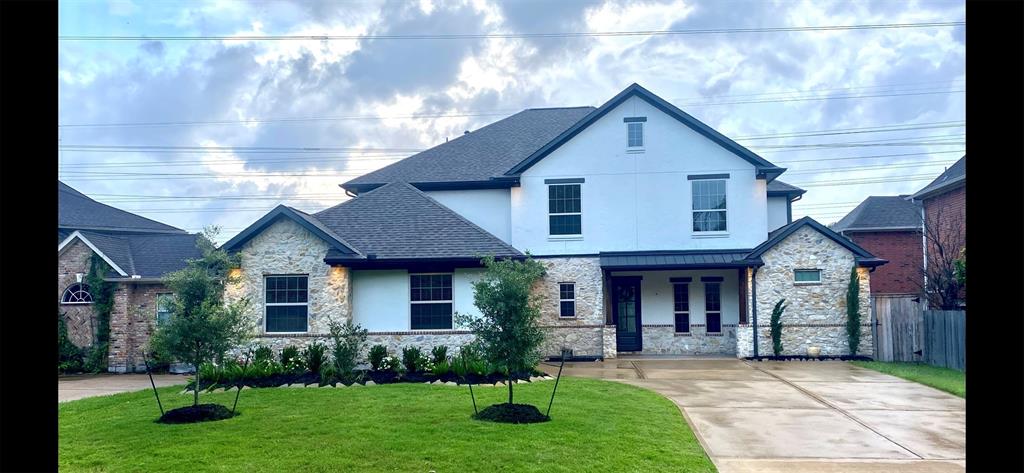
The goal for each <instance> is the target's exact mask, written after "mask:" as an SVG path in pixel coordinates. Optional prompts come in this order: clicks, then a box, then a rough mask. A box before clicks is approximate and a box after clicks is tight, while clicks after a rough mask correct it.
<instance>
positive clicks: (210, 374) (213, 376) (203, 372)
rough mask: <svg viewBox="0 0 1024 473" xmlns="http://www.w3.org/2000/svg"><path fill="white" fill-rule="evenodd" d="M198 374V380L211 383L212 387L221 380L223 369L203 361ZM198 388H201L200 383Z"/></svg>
mask: <svg viewBox="0 0 1024 473" xmlns="http://www.w3.org/2000/svg"><path fill="white" fill-rule="evenodd" d="M196 374H197V375H198V377H197V378H196V381H198V380H200V379H202V380H203V381H206V382H208V383H210V387H213V386H214V385H216V384H217V383H218V382H220V377H221V370H220V368H218V367H217V365H214V364H213V363H203V364H201V365H199V370H198V371H197V372H196ZM196 389H199V386H198V385H197V386H196Z"/></svg>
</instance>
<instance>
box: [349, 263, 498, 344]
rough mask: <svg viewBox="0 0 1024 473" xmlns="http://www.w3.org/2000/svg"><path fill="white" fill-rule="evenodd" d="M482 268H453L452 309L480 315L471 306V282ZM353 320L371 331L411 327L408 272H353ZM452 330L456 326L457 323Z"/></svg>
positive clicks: (398, 329)
mask: <svg viewBox="0 0 1024 473" xmlns="http://www.w3.org/2000/svg"><path fill="white" fill-rule="evenodd" d="M481 274H483V270H482V269H456V270H455V272H454V274H453V275H452V310H453V311H454V312H458V313H465V314H470V315H479V314H480V311H479V310H477V308H476V306H475V305H473V286H472V285H471V283H472V282H473V281H475V280H476V279H477V278H479V277H480V275H481ZM352 313H353V320H354V321H355V323H357V324H361V325H362V326H363V328H366V329H367V330H369V331H371V332H398V331H408V330H410V329H411V316H410V309H409V272H408V271H406V270H404V269H397V270H355V271H352ZM453 328H454V329H458V328H459V327H458V325H457V324H456V325H455V326H454V327H453Z"/></svg>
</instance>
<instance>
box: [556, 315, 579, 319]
mask: <svg viewBox="0 0 1024 473" xmlns="http://www.w3.org/2000/svg"><path fill="white" fill-rule="evenodd" d="M558 318H559V319H568V320H572V319H575V318H576V316H575V315H559V316H558Z"/></svg>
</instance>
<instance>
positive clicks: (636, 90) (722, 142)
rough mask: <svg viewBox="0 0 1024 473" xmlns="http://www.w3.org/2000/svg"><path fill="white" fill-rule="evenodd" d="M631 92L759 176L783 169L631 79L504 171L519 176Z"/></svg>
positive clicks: (777, 172) (506, 173)
mask: <svg viewBox="0 0 1024 473" xmlns="http://www.w3.org/2000/svg"><path fill="white" fill-rule="evenodd" d="M634 96H635V97H639V98H641V99H643V100H644V101H646V102H647V103H649V104H651V105H652V106H654V107H655V108H657V109H659V110H661V111H662V112H665V113H666V114H667V115H669V116H670V117H672V118H675V119H676V120H678V121H679V122H680V123H682V124H684V125H686V126H688V127H690V128H691V129H693V130H694V131H696V132H697V133H700V134H701V135H704V137H706V138H708V139H710V140H711V141H714V142H715V143H717V144H718V145H719V146H722V147H723V148H725V149H727V150H729V151H731V152H733V153H734V154H736V155H737V156H739V157H741V158H743V159H744V160H746V161H747V162H749V163H750V164H753V165H754V167H755V168H756V169H757V174H758V177H764V178H766V179H768V181H772V180H773V179H775V177H777V176H778V175H779V174H782V173H783V172H784V171H785V170H786V169H785V168H780V167H778V166H776V165H774V164H772V163H770V162H768V161H767V160H766V159H764V158H762V157H760V156H758V155H757V154H755V153H754V152H752V151H750V150H749V149H747V148H745V147H743V146H741V145H740V144H738V143H736V142H735V141H733V140H731V139H729V138H728V137H726V136H725V135H723V134H721V133H719V132H717V131H715V130H714V129H713V128H711V127H709V126H707V125H705V124H704V123H703V122H701V121H700V120H697V119H696V118H694V117H692V116H690V115H689V114H687V113H686V112H684V111H682V110H680V109H679V108H678V107H676V106H675V105H672V104H670V103H668V102H667V101H665V100H664V99H662V98H661V97H658V96H657V95H654V94H653V93H652V92H651V91H649V90H647V89H645V88H643V87H641V86H640V85H639V84H636V83H634V84H632V85H630V86H629V87H626V88H625V89H623V90H622V92H619V94H618V95H616V96H615V97H612V98H611V100H609V101H607V102H605V103H604V105H601V106H600V107H598V108H597V109H596V110H594V111H592V112H590V113H589V114H587V116H585V117H583V119H581V120H580V121H579V122H577V123H576V124H574V125H573V126H571V127H570V128H569V129H567V130H565V131H563V132H562V133H561V134H559V135H558V137H556V138H555V139H554V140H552V141H551V142H550V143H548V144H546V145H544V146H543V147H542V148H540V149H538V150H537V151H535V152H534V153H533V154H531V155H530V156H528V157H527V158H526V159H525V160H523V161H522V162H521V163H519V164H517V165H516V166H515V167H513V168H512V169H509V170H508V171H506V172H505V175H506V176H518V175H519V174H521V173H522V172H523V171H525V170H527V169H529V168H530V166H533V165H534V164H536V163H537V162H538V161H540V160H541V159H544V157H545V156H547V155H548V154H551V152H553V151H554V150H556V149H558V148H559V147H560V146H562V145H563V144H565V143H566V142H567V141H569V140H570V139H571V138H572V137H574V136H576V135H577V134H579V133H580V132H581V131H583V130H585V129H586V128H587V127H588V126H590V125H591V124H593V123H594V122H596V121H597V120H598V119H599V118H601V117H603V116H604V115H605V114H607V113H608V112H610V111H611V110H613V109H614V108H615V107H617V106H619V105H620V104H621V103H622V102H625V101H626V100H627V99H629V98H630V97H634Z"/></svg>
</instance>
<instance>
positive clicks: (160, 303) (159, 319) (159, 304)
mask: <svg viewBox="0 0 1024 473" xmlns="http://www.w3.org/2000/svg"><path fill="white" fill-rule="evenodd" d="M173 302H174V294H172V293H169V292H162V293H159V294H157V295H156V324H157V326H160V325H164V324H166V323H167V322H170V320H171V306H172V303H173Z"/></svg>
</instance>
